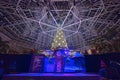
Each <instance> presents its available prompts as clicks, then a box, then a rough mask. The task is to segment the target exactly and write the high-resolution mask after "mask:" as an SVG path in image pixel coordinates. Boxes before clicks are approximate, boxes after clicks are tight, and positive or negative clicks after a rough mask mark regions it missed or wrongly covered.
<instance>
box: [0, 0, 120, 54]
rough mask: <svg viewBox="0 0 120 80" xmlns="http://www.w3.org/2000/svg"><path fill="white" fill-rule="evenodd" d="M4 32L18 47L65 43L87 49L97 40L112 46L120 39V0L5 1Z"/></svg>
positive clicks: (0, 14) (0, 17)
mask: <svg viewBox="0 0 120 80" xmlns="http://www.w3.org/2000/svg"><path fill="white" fill-rule="evenodd" d="M59 24H60V25H59ZM59 26H60V27H59ZM59 33H61V34H62V35H61V36H60V35H58V34H59ZM0 34H2V35H3V34H4V35H6V36H7V37H9V38H10V40H9V42H10V46H11V47H12V48H13V49H15V50H18V49H20V50H22V49H25V50H26V49H31V48H35V49H40V50H44V49H51V46H52V48H53V47H57V46H62V47H68V48H69V49H75V50H80V51H82V52H84V51H85V50H88V49H90V48H91V46H94V45H96V43H97V44H98V45H99V44H109V45H111V44H112V41H114V40H117V39H120V1H119V0H1V1H0ZM57 35H58V36H59V38H60V37H61V39H62V40H59V38H57ZM0 36H1V35H0ZM62 36H63V38H62ZM56 41H58V42H60V44H59V43H58V44H56ZM52 43H53V44H52ZM109 45H108V46H109ZM100 46H104V45H100ZM104 47H105V46H104ZM103 49H104V48H103ZM108 49H110V48H108ZM105 51H106V50H105Z"/></svg>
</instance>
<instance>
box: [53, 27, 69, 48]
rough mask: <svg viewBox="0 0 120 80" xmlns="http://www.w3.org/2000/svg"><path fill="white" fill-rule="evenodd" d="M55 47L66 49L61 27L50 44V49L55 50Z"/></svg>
mask: <svg viewBox="0 0 120 80" xmlns="http://www.w3.org/2000/svg"><path fill="white" fill-rule="evenodd" d="M57 47H61V48H68V47H67V42H66V39H65V37H64V33H63V31H62V29H61V27H59V28H58V30H57V33H56V36H55V38H54V40H53V43H52V49H56V48H57Z"/></svg>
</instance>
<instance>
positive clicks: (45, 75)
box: [3, 73, 100, 80]
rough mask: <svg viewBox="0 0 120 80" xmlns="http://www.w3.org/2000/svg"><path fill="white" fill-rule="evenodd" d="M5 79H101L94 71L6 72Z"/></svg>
mask: <svg viewBox="0 0 120 80" xmlns="http://www.w3.org/2000/svg"><path fill="white" fill-rule="evenodd" d="M3 80H100V76H99V75H97V74H92V73H21V74H6V75H4V76H3Z"/></svg>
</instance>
